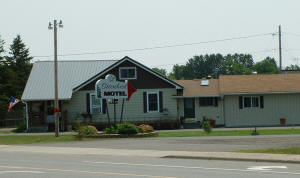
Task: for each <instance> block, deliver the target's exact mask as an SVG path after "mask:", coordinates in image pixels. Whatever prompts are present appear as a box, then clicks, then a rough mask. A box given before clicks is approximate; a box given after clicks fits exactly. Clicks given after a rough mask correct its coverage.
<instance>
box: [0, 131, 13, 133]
mask: <svg viewBox="0 0 300 178" xmlns="http://www.w3.org/2000/svg"><path fill="white" fill-rule="evenodd" d="M10 133H13V132H12V131H11V130H0V134H10Z"/></svg>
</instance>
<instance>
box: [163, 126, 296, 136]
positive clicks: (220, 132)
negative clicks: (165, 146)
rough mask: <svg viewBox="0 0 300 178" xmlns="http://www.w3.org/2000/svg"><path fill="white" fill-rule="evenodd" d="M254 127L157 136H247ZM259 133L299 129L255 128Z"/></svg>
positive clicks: (290, 132) (182, 132) (287, 132)
mask: <svg viewBox="0 0 300 178" xmlns="http://www.w3.org/2000/svg"><path fill="white" fill-rule="evenodd" d="M253 130H254V129H249V130H215V131H214V130H213V131H212V132H211V133H210V134H207V133H205V132H204V131H202V130H197V131H170V132H159V137H201V136H249V135H251V133H252V132H253ZM257 132H258V133H259V135H290V134H300V129H298V128H297V129H295V128H289V129H257Z"/></svg>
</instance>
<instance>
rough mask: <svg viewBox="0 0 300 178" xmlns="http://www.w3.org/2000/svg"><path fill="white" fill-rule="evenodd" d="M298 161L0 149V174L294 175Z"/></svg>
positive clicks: (25, 176) (26, 176)
mask: <svg viewBox="0 0 300 178" xmlns="http://www.w3.org/2000/svg"><path fill="white" fill-rule="evenodd" d="M299 168H300V166H299V164H288V163H266V162H246V161H244V162H235V161H217V160H210V161H208V160H191V159H166V158H155V157H141V156H137V157H132V156H111V155H89V154H84V153H82V154H64V155H63V156H62V155H61V154H55V153H51V154H49V153H29V152H2V151H0V177H1V178H2V177H3V178H10V177H11V178H18V177H20V178H29V177H30V178H32V177H37V178H50V177H56V178H60V177H64V178H65V177H67V178H68V177H70V178H77V177H78V178H79V177H80V178H81V177H89V178H93V177H109V178H114V177H116V178H121V177H122V178H128V177H149V178H194V177H195V178H198V177H210V178H219V177H223V178H232V177H243V178H252V177H257V178H266V177H274V178H293V177H295V178H296V177H299V176H300V171H299V170H300V169H299Z"/></svg>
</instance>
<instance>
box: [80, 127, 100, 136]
mask: <svg viewBox="0 0 300 178" xmlns="http://www.w3.org/2000/svg"><path fill="white" fill-rule="evenodd" d="M97 132H98V130H97V129H96V127H94V126H91V125H88V126H80V127H79V129H78V134H79V135H95V134H96V133H97Z"/></svg>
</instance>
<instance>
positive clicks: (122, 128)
mask: <svg viewBox="0 0 300 178" xmlns="http://www.w3.org/2000/svg"><path fill="white" fill-rule="evenodd" d="M117 130H118V134H128V135H130V134H137V133H138V129H137V128H136V126H135V125H134V124H131V123H124V124H118V125H117Z"/></svg>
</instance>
